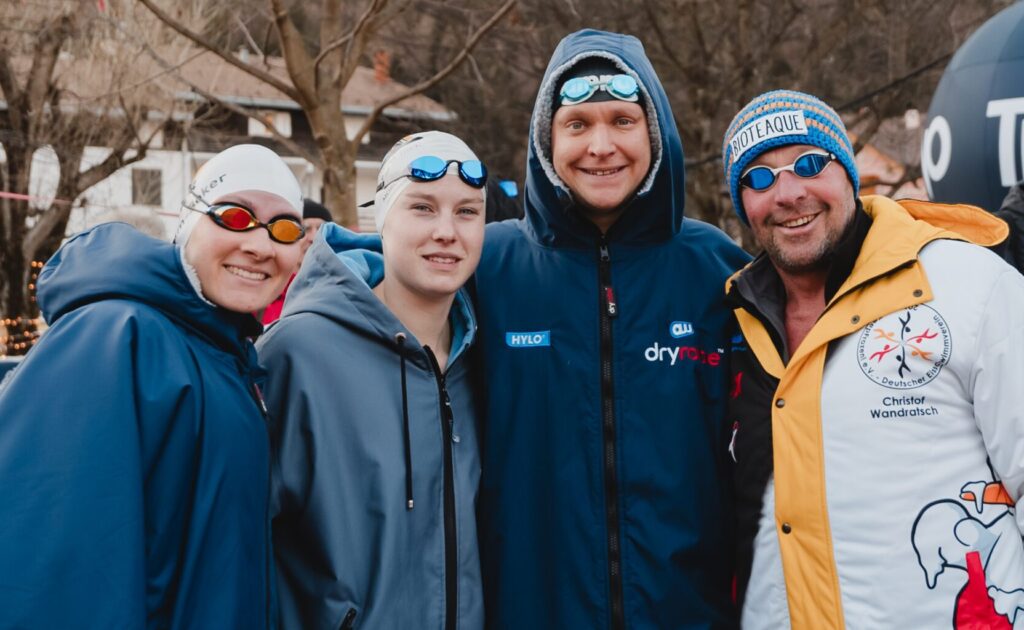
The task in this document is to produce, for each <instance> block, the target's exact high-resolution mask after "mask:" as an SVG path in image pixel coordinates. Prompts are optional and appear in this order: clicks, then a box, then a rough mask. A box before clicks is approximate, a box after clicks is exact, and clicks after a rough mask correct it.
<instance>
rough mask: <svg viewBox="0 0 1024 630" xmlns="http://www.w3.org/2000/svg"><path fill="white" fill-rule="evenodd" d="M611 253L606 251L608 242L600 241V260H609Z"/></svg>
mask: <svg viewBox="0 0 1024 630" xmlns="http://www.w3.org/2000/svg"><path fill="white" fill-rule="evenodd" d="M611 259H612V255H611V254H610V253H608V244H607V243H601V262H604V263H606V262H611Z"/></svg>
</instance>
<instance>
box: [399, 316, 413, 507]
mask: <svg viewBox="0 0 1024 630" xmlns="http://www.w3.org/2000/svg"><path fill="white" fill-rule="evenodd" d="M395 342H396V343H397V344H398V357H399V362H400V363H401V366H402V431H403V437H404V438H405V444H404V445H403V446H404V449H405V509H407V510H411V509H412V507H413V500H412V440H411V439H410V438H409V391H408V389H407V388H406V382H405V333H397V334H396V335H395Z"/></svg>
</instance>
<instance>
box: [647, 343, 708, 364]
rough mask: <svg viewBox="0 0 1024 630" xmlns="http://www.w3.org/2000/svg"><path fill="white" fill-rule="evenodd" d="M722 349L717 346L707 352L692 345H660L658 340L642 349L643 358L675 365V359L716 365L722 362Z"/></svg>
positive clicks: (652, 361)
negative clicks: (713, 350) (714, 350)
mask: <svg viewBox="0 0 1024 630" xmlns="http://www.w3.org/2000/svg"><path fill="white" fill-rule="evenodd" d="M723 353H724V350H723V349H721V348H719V349H718V351H717V352H708V351H707V350H702V349H700V348H697V347H694V346H662V345H660V344H658V342H654V345H653V346H651V347H650V348H647V349H646V350H644V358H645V359H647V360H648V361H650V362H651V363H664V362H666V361H667V362H668V364H669V365H675V364H676V362H677V361H694V362H697V363H703V364H705V365H710V366H711V367H718V365H719V364H720V363H721V362H722V354H723Z"/></svg>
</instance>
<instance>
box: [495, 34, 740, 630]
mask: <svg viewBox="0 0 1024 630" xmlns="http://www.w3.org/2000/svg"><path fill="white" fill-rule="evenodd" d="M590 56H601V57H606V58H608V59H610V60H611V61H612V62H613V63H615V64H616V65H617V66H618V67H620V68H621V69H622V70H623V71H624V72H627V73H630V74H633V75H634V76H635V78H637V79H638V81H639V82H640V84H641V86H642V92H643V99H642V101H643V104H644V106H645V107H646V111H647V123H648V127H649V130H650V135H651V145H652V156H651V164H652V167H651V171H650V173H649V174H648V176H647V178H646V179H645V180H644V181H643V182H642V184H641V185H640V188H639V189H638V191H637V193H636V195H635V196H634V197H633V198H632V199H631V200H629V201H627V202H626V203H628V204H629V206H628V208H627V209H626V210H625V212H624V213H623V214H622V215H621V217H620V218H619V219H618V221H617V222H616V223H615V224H614V225H612V227H611V228H610V229H609V230H608V232H607V234H605V235H602V234H601V233H600V231H599V230H598V229H597V227H595V226H594V225H593V224H592V223H590V222H589V221H588V220H587V219H585V218H583V217H582V215H581V214H580V213H579V212H578V211H577V210H576V209H575V208H574V207H573V204H574V202H573V197H572V194H571V192H570V191H569V190H568V189H567V188H566V187H565V185H564V184H562V182H561V181H560V180H559V178H558V176H557V174H556V173H555V170H554V168H553V167H552V165H551V161H550V149H549V147H550V137H551V118H552V111H551V110H552V103H553V95H554V90H555V88H556V87H557V85H558V83H559V81H558V79H559V77H560V76H561V75H562V74H563V73H564V72H565V70H567V69H568V68H570V67H572V66H573V65H574V64H575V63H576V62H577V61H578V60H579V59H581V58H585V57H590ZM528 158H529V162H528V171H527V179H526V196H525V204H526V217H525V219H523V220H519V221H512V222H505V223H500V224H496V225H491V226H488V231H487V234H486V239H485V241H484V253H483V258H482V260H481V262H480V266H479V267H478V269H477V275H476V288H477V292H478V296H479V299H478V303H477V309H478V314H479V317H480V322H481V348H482V358H483V361H482V364H483V370H484V373H485V375H486V380H487V385H488V388H487V393H488V400H487V413H486V416H485V417H486V424H485V429H484V431H483V439H482V458H483V477H482V479H481V489H480V504H481V507H480V537H481V561H482V566H483V575H484V589H485V603H486V608H485V609H486V612H487V625H488V627H489V628H613V629H615V630H619V629H621V628H627V627H628V628H718V627H729V626H730V625H732V624H733V613H732V611H731V605H730V598H729V593H730V588H729V587H730V578H731V576H732V563H731V556H732V551H731V549H732V547H731V545H730V541H729V531H728V529H729V528H728V524H729V523H730V522H731V518H730V516H729V512H728V510H729V506H728V494H727V487H728V483H727V479H726V478H725V474H726V471H727V466H726V462H725V461H723V460H724V458H725V457H727V455H726V453H727V450H726V443H727V436H726V435H725V428H724V426H723V417H724V403H725V395H726V393H727V379H728V373H729V372H728V366H727V365H725V361H726V357H725V349H726V348H727V347H728V342H729V339H730V336H731V334H730V333H731V330H732V321H731V320H732V318H731V314H730V312H729V309H728V308H727V307H726V306H725V304H724V301H723V290H722V287H723V286H724V282H725V280H726V278H728V276H729V275H730V274H731V273H732V271H733V270H735V269H737V268H738V267H740V266H742V265H743V264H744V263H746V261H747V260H748V259H749V257H748V256H747V255H746V254H745V253H744V252H743V251H742V250H740V249H739V248H738V247H737V246H736V245H735V244H734V243H733V242H732V241H731V240H730V239H728V238H727V237H726V236H725V235H724V234H723V233H722V232H720V231H719V230H718V229H716V228H714V227H712V226H709V225H707V224H705V223H701V222H698V221H694V220H691V219H685V218H684V217H683V203H684V185H683V184H684V177H683V176H684V173H683V152H682V146H681V143H680V139H679V133H678V131H677V129H676V126H675V122H674V121H673V118H672V113H671V110H670V107H669V103H668V100H667V98H666V95H665V92H664V90H663V88H662V86H661V84H660V82H659V81H658V78H657V76H656V75H655V73H654V69H653V68H652V67H651V65H650V62H649V61H648V60H647V58H646V56H645V55H644V51H643V47H642V45H641V44H640V42H639V41H638V40H637V39H635V38H633V37H629V36H624V35H616V34H612V33H604V32H599V31H592V30H587V31H580V32H578V33H575V34H573V35H570V36H568V37H567V38H565V39H564V40H563V41H562V43H561V44H560V45H559V46H558V48H557V50H555V52H554V54H553V56H552V58H551V62H550V64H549V66H548V69H547V72H546V74H545V76H544V79H543V82H542V84H541V88H540V92H539V94H538V96H537V101H536V105H535V108H534V113H533V122H532V125H531V133H530V146H529V154H528Z"/></svg>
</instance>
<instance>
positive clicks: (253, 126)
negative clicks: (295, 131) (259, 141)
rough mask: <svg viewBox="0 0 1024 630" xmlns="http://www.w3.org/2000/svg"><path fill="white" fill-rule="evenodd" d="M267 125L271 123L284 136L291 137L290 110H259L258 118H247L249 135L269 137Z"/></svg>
mask: <svg viewBox="0 0 1024 630" xmlns="http://www.w3.org/2000/svg"><path fill="white" fill-rule="evenodd" d="M269 125H273V126H274V127H275V128H276V129H277V132H278V133H279V134H281V135H282V136H284V137H285V138H291V137H292V115H291V113H290V112H260V114H259V120H258V119H256V118H249V135H250V136H255V137H259V138H271V137H273V135H274V134H272V133H271V132H270V128H269Z"/></svg>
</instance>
